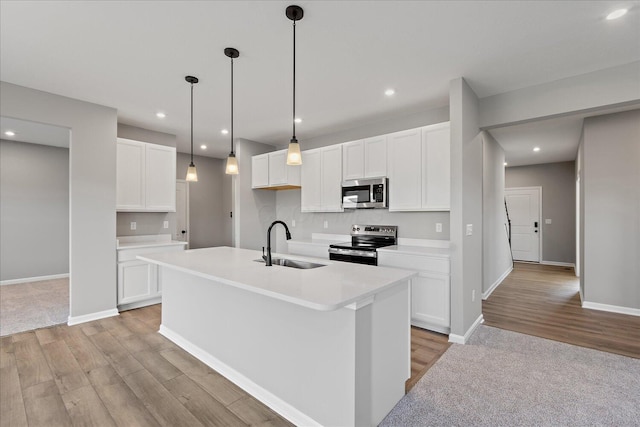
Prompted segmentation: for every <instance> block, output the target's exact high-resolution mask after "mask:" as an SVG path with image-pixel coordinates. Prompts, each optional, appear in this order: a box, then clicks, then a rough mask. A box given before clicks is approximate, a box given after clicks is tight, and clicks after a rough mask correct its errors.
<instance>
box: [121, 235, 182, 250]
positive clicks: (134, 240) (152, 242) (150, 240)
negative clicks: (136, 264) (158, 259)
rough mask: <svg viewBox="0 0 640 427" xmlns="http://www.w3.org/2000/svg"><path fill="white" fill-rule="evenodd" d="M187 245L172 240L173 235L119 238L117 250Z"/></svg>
mask: <svg viewBox="0 0 640 427" xmlns="http://www.w3.org/2000/svg"><path fill="white" fill-rule="evenodd" d="M173 245H178V246H179V245H184V246H186V245H187V242H181V241H179V240H172V239H171V234H158V235H141V236H119V237H117V238H116V249H139V248H152V247H156V246H173Z"/></svg>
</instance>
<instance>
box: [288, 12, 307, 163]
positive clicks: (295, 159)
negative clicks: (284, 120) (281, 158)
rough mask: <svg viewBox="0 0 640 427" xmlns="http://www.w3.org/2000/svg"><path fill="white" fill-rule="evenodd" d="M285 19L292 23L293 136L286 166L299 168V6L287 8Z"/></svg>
mask: <svg viewBox="0 0 640 427" xmlns="http://www.w3.org/2000/svg"><path fill="white" fill-rule="evenodd" d="M285 14H286V15H287V18H289V19H290V20H292V21H293V117H292V119H291V120H292V123H293V136H292V137H291V141H289V150H288V151H287V164H288V165H291V166H299V165H301V164H302V154H301V153H300V144H299V143H298V139H297V138H296V21H299V20H301V19H302V17H303V16H304V11H303V10H302V8H301V7H300V6H296V5H292V6H289V7H287V10H286V12H285Z"/></svg>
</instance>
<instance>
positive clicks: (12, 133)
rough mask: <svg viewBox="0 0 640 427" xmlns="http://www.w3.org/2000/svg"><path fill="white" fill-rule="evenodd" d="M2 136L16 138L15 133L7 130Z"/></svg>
mask: <svg viewBox="0 0 640 427" xmlns="http://www.w3.org/2000/svg"><path fill="white" fill-rule="evenodd" d="M4 134H5V135H7V136H16V133H15V132H14V131H12V130H8V131H6V132H5V133H4Z"/></svg>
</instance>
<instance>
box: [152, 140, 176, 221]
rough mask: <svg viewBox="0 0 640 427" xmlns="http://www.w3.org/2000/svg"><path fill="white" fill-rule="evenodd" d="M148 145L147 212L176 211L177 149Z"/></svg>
mask: <svg viewBox="0 0 640 427" xmlns="http://www.w3.org/2000/svg"><path fill="white" fill-rule="evenodd" d="M145 145H146V165H145V166H146V167H145V171H146V172H145V183H146V197H145V199H146V210H148V211H157V212H175V211H176V149H175V147H166V146H164V145H156V144H145Z"/></svg>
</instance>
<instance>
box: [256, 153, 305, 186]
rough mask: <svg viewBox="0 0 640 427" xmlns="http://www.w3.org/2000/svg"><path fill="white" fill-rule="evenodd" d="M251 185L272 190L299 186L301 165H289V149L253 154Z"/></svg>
mask: <svg viewBox="0 0 640 427" xmlns="http://www.w3.org/2000/svg"><path fill="white" fill-rule="evenodd" d="M303 161H304V160H303ZM251 187H252V188H266V189H270V190H286V189H290V188H299V187H300V166H289V165H287V150H279V151H274V152H272V153H266V154H260V155H257V156H253V157H252V158H251Z"/></svg>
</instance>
